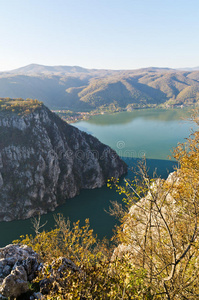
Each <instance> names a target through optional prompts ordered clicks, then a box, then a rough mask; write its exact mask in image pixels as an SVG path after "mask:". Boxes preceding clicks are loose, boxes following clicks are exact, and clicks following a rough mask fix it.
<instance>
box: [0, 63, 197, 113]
mask: <svg viewBox="0 0 199 300" xmlns="http://www.w3.org/2000/svg"><path fill="white" fill-rule="evenodd" d="M0 97H10V98H34V99H38V100H40V101H43V102H44V104H46V105H47V106H49V107H50V108H51V109H70V110H76V111H89V110H93V109H96V108H99V107H102V106H103V107H109V106H110V105H114V106H115V107H121V108H129V109H131V108H137V107H153V106H156V105H159V104H162V105H164V106H168V105H191V104H195V103H197V102H198V101H199V71H198V70H197V68H196V69H195V70H189V71H183V70H173V69H167V68H145V69H138V70H119V71H117V70H115V71H114V70H96V69H85V68H81V67H78V66H74V67H69V66H55V67H50V66H42V65H36V64H32V65H29V66H26V67H22V68H19V69H16V70H13V71H9V72H1V73H0Z"/></svg>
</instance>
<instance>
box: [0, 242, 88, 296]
mask: <svg viewBox="0 0 199 300" xmlns="http://www.w3.org/2000/svg"><path fill="white" fill-rule="evenodd" d="M39 260H40V259H39V256H38V254H37V253H36V252H34V251H33V250H32V249H31V248H30V247H28V246H26V245H8V246H6V247H4V248H0V299H7V298H10V299H14V298H17V299H18V297H19V296H21V295H23V299H30V300H34V299H42V296H43V295H45V294H49V293H50V292H52V291H56V290H57V288H58V286H59V282H60V281H62V278H63V277H64V276H65V275H66V274H67V273H68V272H80V273H81V272H83V271H82V270H81V269H80V268H79V267H77V266H76V265H75V264H74V263H73V262H72V261H71V260H70V259H67V258H66V257H59V258H57V259H56V260H53V261H52V263H51V264H50V265H49V264H48V263H46V264H42V263H40V262H39ZM38 274H40V277H41V278H42V279H40V280H38V286H37V292H36V291H34V290H30V286H31V285H30V284H31V283H32V282H33V279H35V278H36V276H37V275H38Z"/></svg>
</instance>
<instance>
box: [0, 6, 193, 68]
mask: <svg viewBox="0 0 199 300" xmlns="http://www.w3.org/2000/svg"><path fill="white" fill-rule="evenodd" d="M31 63H36V64H42V65H50V66H53V65H68V66H74V65H76V66H81V67H85V68H98V69H137V68H143V67H150V66H155V67H171V68H184V67H197V66H199V0H189V1H188V0H0V71H5V70H11V69H15V68H18V67H21V66H25V65H28V64H31Z"/></svg>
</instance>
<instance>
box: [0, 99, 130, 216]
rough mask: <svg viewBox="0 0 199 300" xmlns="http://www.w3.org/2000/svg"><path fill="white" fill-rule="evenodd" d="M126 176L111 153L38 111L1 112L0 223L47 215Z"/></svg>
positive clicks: (87, 137)
mask: <svg viewBox="0 0 199 300" xmlns="http://www.w3.org/2000/svg"><path fill="white" fill-rule="evenodd" d="M126 171H127V167H126V165H125V163H124V162H123V161H122V160H121V159H120V158H119V157H118V155H117V154H116V152H115V151H113V150H112V149H111V148H109V147H108V146H106V145H104V144H102V143H100V142H99V140H97V139H96V138H95V137H93V136H91V135H89V134H86V133H85V132H82V131H80V130H78V129H77V128H75V127H73V126H71V125H69V124H67V123H66V122H64V121H63V120H61V119H60V118H59V117H58V116H57V115H55V114H54V113H52V112H51V111H50V110H48V109H47V108H46V107H45V106H43V105H41V106H40V107H38V108H37V109H35V110H34V111H30V112H29V113H26V114H24V115H17V114H16V113H15V112H14V113H13V112H4V111H2V112H0V221H11V220H13V219H25V218H29V217H31V216H34V215H35V214H38V213H41V214H42V213H46V212H47V211H52V210H54V209H55V207H57V206H58V205H60V204H62V203H64V201H65V200H66V199H67V198H72V197H74V196H75V195H77V194H78V193H79V192H80V189H93V188H99V187H101V186H102V185H104V184H105V182H106V180H107V179H108V178H109V177H117V178H118V177H120V176H121V175H122V174H124V173H125V172H126Z"/></svg>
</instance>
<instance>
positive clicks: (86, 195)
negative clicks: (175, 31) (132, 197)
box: [0, 109, 194, 247]
mask: <svg viewBox="0 0 199 300" xmlns="http://www.w3.org/2000/svg"><path fill="white" fill-rule="evenodd" d="M189 111H190V110H188V109H174V110H160V109H155V110H136V111H133V112H122V113H116V114H110V115H98V116H93V117H92V118H91V119H90V120H88V121H80V122H78V123H75V124H74V126H76V127H78V128H79V129H81V130H84V131H86V132H88V133H90V134H92V135H94V136H96V137H97V138H98V139H99V140H100V141H101V142H103V143H105V144H107V145H109V146H110V147H112V148H113V149H115V150H116V151H117V153H118V154H119V155H120V156H122V157H123V159H124V160H125V161H126V162H127V164H128V165H129V169H130V168H131V167H132V166H133V165H135V164H136V162H137V159H139V158H142V157H143V155H145V157H146V159H147V165H148V167H149V168H150V173H151V174H152V172H153V170H154V169H155V168H157V173H158V174H159V175H160V176H162V177H166V176H167V174H168V172H170V171H172V170H173V166H175V162H174V161H172V160H168V156H169V155H171V149H172V148H173V147H175V146H176V145H177V143H178V142H183V141H184V138H186V137H188V136H189V134H190V130H191V128H192V127H194V124H193V123H191V122H190V121H189V120H187V117H188V116H190V113H189ZM127 177H130V178H131V177H132V174H131V172H129V173H128V175H127ZM110 200H112V201H113V200H117V201H120V202H121V196H120V195H118V194H117V193H116V192H115V191H114V190H110V189H109V188H107V187H106V186H104V187H102V188H100V189H95V190H83V191H81V193H80V195H78V196H76V197H75V198H73V199H69V200H66V203H65V204H64V205H62V206H60V207H59V208H57V209H56V210H55V211H54V212H51V213H48V214H47V215H45V216H42V222H45V221H46V220H47V221H48V222H47V225H46V226H45V229H46V230H49V229H51V228H53V226H54V218H53V215H54V214H57V213H62V214H63V215H64V217H66V218H69V219H70V220H71V221H72V222H74V221H77V220H79V219H80V220H81V224H83V221H84V220H85V219H86V218H89V220H90V224H91V228H93V229H94V232H95V233H97V234H98V237H100V238H102V237H104V236H106V237H108V238H110V237H111V235H112V229H113V228H114V225H115V224H116V220H115V219H114V218H113V217H112V216H110V215H109V214H107V213H106V211H107V210H108V208H109V206H110ZM105 210H106V211H105ZM0 232H1V234H0V236H1V239H0V247H2V246H4V245H6V244H8V243H10V242H12V240H14V239H17V238H18V237H19V236H20V235H22V234H26V233H33V230H32V223H31V220H22V221H12V222H1V223H0Z"/></svg>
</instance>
